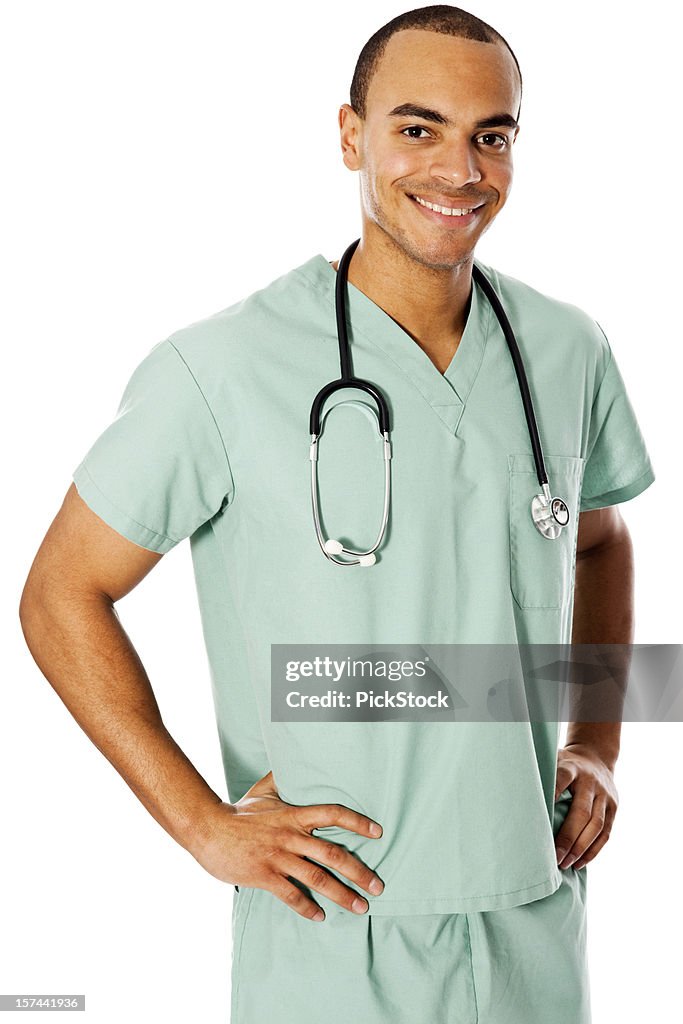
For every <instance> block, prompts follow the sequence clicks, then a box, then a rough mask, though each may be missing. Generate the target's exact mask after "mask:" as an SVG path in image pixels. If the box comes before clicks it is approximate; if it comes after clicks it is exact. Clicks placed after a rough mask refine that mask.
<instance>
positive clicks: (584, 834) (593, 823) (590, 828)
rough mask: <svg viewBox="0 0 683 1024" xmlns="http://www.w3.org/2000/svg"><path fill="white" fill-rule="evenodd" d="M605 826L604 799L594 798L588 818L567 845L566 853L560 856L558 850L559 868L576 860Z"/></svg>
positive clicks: (568, 865)
mask: <svg viewBox="0 0 683 1024" xmlns="http://www.w3.org/2000/svg"><path fill="white" fill-rule="evenodd" d="M604 827H605V806H604V800H596V801H595V802H594V804H593V808H592V813H591V817H590V820H589V821H588V822H587V823H586V825H585V826H584V828H583V829H581V831H580V832H579V834H578V835H577V837H576V839H575V840H574V842H573V843H572V845H571V846H569V847H567V850H566V853H565V854H564V856H563V857H561V858H560V856H559V851H558V864H559V866H560V867H561V868H568V867H570V866H571V865H572V864H573V863H574V861H576V860H578V859H579V857H580V856H581V854H582V853H584V852H585V851H586V850H587V849H588V847H589V846H590V845H591V843H592V842H594V840H595V839H597V837H598V836H599V835H600V833H601V832H602V830H603V828H604Z"/></svg>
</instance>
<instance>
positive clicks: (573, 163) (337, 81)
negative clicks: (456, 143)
mask: <svg viewBox="0 0 683 1024" xmlns="http://www.w3.org/2000/svg"><path fill="white" fill-rule="evenodd" d="M408 9H409V5H406V6H400V5H397V4H395V3H385V2H381V3H380V2H374V3H373V4H368V3H367V2H358V0H353V2H351V3H346V4H343V5H341V4H337V5H329V6H323V5H313V4H310V5H309V4H305V3H302V2H301V0H294V2H293V3H290V4H289V5H280V4H275V3H274V2H272V0H267V2H266V3H265V4H244V5H241V6H240V7H238V9H237V10H235V6H234V5H228V4H227V3H217V2H214V3H210V2H201V0H200V2H198V0H194V2H193V3H192V4H189V3H186V4H179V3H171V2H168V0H166V2H164V3H161V2H150V0H136V2H134V3H133V2H130V0H118V2H117V3H116V4H114V3H111V2H109V3H107V2H95V3H93V2H89V3H86V2H74V0H62V2H60V3H59V4H54V3H48V2H30V0H25V2H24V3H22V4H21V5H18V4H17V5H13V7H12V8H10V7H9V6H7V7H6V8H5V9H4V14H3V17H2V20H3V22H4V24H3V25H2V28H1V30H0V40H1V42H0V47H1V52H0V75H1V76H2V78H1V85H2V94H3V97H4V104H3V115H2V116H3V122H4V124H3V138H4V141H5V144H6V152H5V157H4V160H3V167H2V174H3V178H4V182H3V187H2V193H1V194H2V202H3V206H4V210H3V224H4V228H3V236H4V237H3V244H2V268H1V269H2V282H3V286H4V287H3V291H4V294H5V297H4V301H3V307H2V335H3V339H4V346H3V348H4V352H3V364H4V365H3V370H4V373H3V388H2V403H1V407H0V415H1V417H2V422H1V424H0V425H1V427H2V438H3V456H2V462H3V464H2V472H3V487H4V499H3V501H2V503H1V515H2V520H3V522H2V534H3V537H4V541H5V552H4V558H3V562H4V571H3V573H2V602H3V608H2V620H1V621H2V623H3V625H2V632H3V638H2V651H3V668H4V671H3V677H4V678H3V687H2V691H1V693H2V697H1V699H2V720H1V726H0V728H1V734H0V751H1V754H0V756H1V757H2V764H1V765H0V771H1V774H2V796H1V799H2V824H3V828H4V841H3V842H2V846H1V847H0V869H1V870H0V887H1V888H0V907H2V932H1V938H0V941H1V948H0V992H7V993H9V992H26V991H29V992H36V991H37V992H69V991H72V992H74V991H75V992H85V993H86V995H87V1000H88V1007H89V1008H88V1012H87V1019H89V1020H91V1021H93V1022H96V1024H109V1022H120V1021H121V1020H124V1019H130V1020H133V1021H143V1020H144V1021H161V1020H163V1021H165V1022H168V1024H171V1022H173V1024H174V1022H181V1021H186V1020H188V1019H193V1020H198V1021H202V1022H203V1024H223V1022H226V1021H227V1019H228V1006H229V966H230V949H231V945H230V912H231V906H232V893H233V889H232V886H229V885H227V884H224V883H221V882H219V881H218V880H216V879H214V878H213V877H212V876H210V875H209V874H207V873H206V872H205V871H204V870H203V869H202V868H201V867H200V866H199V865H198V864H197V863H196V862H195V861H194V860H193V858H192V857H191V856H190V855H189V854H187V853H186V852H185V851H184V850H183V849H182V848H181V847H179V846H177V845H176V844H175V843H174V842H173V841H172V840H171V839H170V837H169V836H167V834H166V833H165V832H164V831H163V830H162V829H161V828H160V826H159V825H157V823H156V822H155V821H154V820H153V819H152V818H151V817H150V816H149V815H148V814H147V812H146V811H145V810H144V808H143V807H142V805H141V804H140V803H139V802H138V801H137V799H136V798H135V797H134V795H133V794H132V792H131V791H130V790H129V789H128V788H127V786H126V785H125V783H123V781H122V780H121V779H120V778H119V776H118V775H117V774H116V773H115V772H114V770H113V769H112V768H111V766H110V765H109V763H108V762H107V761H106V760H105V759H104V758H103V757H102V755H101V754H100V753H99V752H98V751H97V750H96V748H95V747H94V746H93V745H92V744H91V743H90V741H89V740H88V739H87V737H86V736H85V734H84V733H83V732H82V731H81V730H80V728H79V727H78V725H77V724H76V722H75V721H74V720H73V719H72V718H71V717H70V716H69V714H68V712H67V711H66V709H65V708H64V706H63V705H62V703H61V701H60V700H59V698H58V697H57V696H56V694H55V693H54V691H53V690H52V689H51V687H50V686H49V684H48V683H47V682H46V681H45V679H44V678H43V676H42V675H41V673H40V672H39V670H38V669H37V667H36V665H35V663H34V662H33V660H32V658H31V656H30V653H29V651H28V649H27V648H26V646H25V644H24V642H23V637H22V634H21V630H20V626H19V621H18V612H17V609H18V603H19V597H20V592H21V588H22V586H23V582H24V580H25V577H26V575H27V573H28V569H29V566H30V563H31V560H32V558H33V556H34V554H35V551H36V550H37V548H38V546H39V544H40V542H41V540H42V538H43V536H44V534H45V531H46V530H47V528H48V526H49V523H50V521H51V519H52V518H53V516H54V515H55V514H56V512H57V510H58V508H59V505H60V503H61V501H62V498H63V496H64V493H65V491H66V489H67V487H68V486H69V483H70V474H71V471H72V470H73V469H74V468H75V466H76V465H77V464H78V462H79V461H80V459H81V457H82V456H83V454H84V453H85V451H86V450H87V448H88V447H89V446H90V444H91V443H92V441H93V440H94V439H95V437H96V436H97V435H98V434H99V433H100V432H101V431H102V430H103V429H104V427H105V426H106V425H107V423H108V422H109V421H110V420H111V418H112V417H113V415H114V413H115V411H116V407H117V404H118V401H119V398H120V395H121V392H122V390H123V387H124V385H125V383H126V381H127V379H128V377H129V375H130V373H131V371H132V369H133V367H134V366H135V365H136V364H137V363H138V362H139V361H140V359H141V358H142V357H143V355H144V354H145V353H146V352H147V351H148V350H149V349H150V348H151V347H152V345H153V344H155V343H156V342H157V341H160V340H162V339H163V338H165V337H166V336H167V335H168V334H170V333H171V332H172V331H174V330H176V329H178V328H179V327H182V326H184V325H186V324H188V323H190V322H192V321H194V320H197V319H199V318H201V317H204V316H207V315H209V314H211V313H214V312H216V311H217V310H219V309H223V308H225V307H226V306H228V305H230V304H232V303H233V302H236V301H237V300H238V299H240V298H242V297H244V296H245V295H247V294H249V293H250V292H251V291H253V290H255V289H256V288H258V287H261V286H262V285H264V284H267V283H268V282H269V281H271V280H272V279H273V278H274V277H276V276H278V275H279V274H281V273H284V272H286V271H287V270H289V269H291V268H292V267H294V266H297V265H298V264H300V263H302V262H304V261H305V260H306V259H308V258H310V257H311V256H312V255H314V254H316V253H323V254H324V255H325V256H326V258H327V259H330V260H332V259H336V258H338V257H339V256H340V255H341V253H342V251H343V249H344V248H345V247H346V245H348V243H349V242H350V241H351V240H352V239H353V238H355V237H357V236H358V233H359V227H360V217H359V200H358V181H357V179H355V180H354V177H353V176H352V174H351V172H349V171H347V170H346V168H345V167H344V166H343V164H342V161H341V155H340V148H339V140H338V128H337V110H338V107H339V105H340V104H341V103H343V102H347V101H348V88H349V84H350V80H351V75H352V72H353V68H354V66H355V62H356V59H357V56H358V54H359V52H360V49H361V47H362V46H363V44H364V43H365V41H366V40H367V38H368V37H369V36H370V35H371V34H372V33H373V32H374V31H375V30H376V29H377V28H379V27H380V25H382V24H383V23H384V22H386V21H387V20H389V19H390V18H392V17H394V16H395V15H397V14H399V13H401V12H402V11H404V10H408ZM468 9H469V10H472V12H473V13H475V14H477V15H478V16H480V17H482V18H483V19H484V20H486V21H488V22H489V23H491V24H493V25H494V26H495V27H496V28H498V29H499V31H501V32H502V33H503V34H504V35H505V36H506V38H507V39H508V41H509V43H510V45H511V46H512V48H513V49H514V51H515V52H516V54H517V57H518V60H519V62H520V64H521V67H522V73H523V76H524V98H523V103H522V113H521V125H522V128H521V131H520V134H519V138H518V140H517V143H516V145H515V151H514V152H515V160H516V174H515V184H514V187H513V191H512V195H511V197H510V199H509V201H508V204H507V206H506V208H505V210H504V211H503V212H502V213H501V215H500V216H499V218H498V220H497V222H496V224H495V225H494V226H493V227H492V229H491V230H490V231H489V232H488V234H487V235H486V236H485V237H484V239H483V240H482V242H481V244H480V246H479V248H478V250H477V255H478V256H480V257H481V259H482V260H483V261H484V262H486V263H488V264H490V265H492V266H494V267H496V268H497V269H499V270H501V271H502V272H504V273H508V274H511V275H513V276H515V277H518V278H520V279H522V280H523V281H526V282H527V283H529V284H531V285H532V286H534V287H535V288H537V289H539V290H541V291H545V292H546V293H548V294H550V295H552V296H555V297H557V298H561V299H564V300H567V301H570V302H573V303H575V304H576V305H578V306H580V307H582V308H583V309H585V310H586V311H587V312H588V313H590V314H591V315H592V316H593V317H594V318H595V319H597V320H599V322H600V323H601V325H602V327H603V328H604V330H605V331H606V333H607V336H608V338H609V339H610V343H611V345H612V347H613V351H614V354H615V357H616V359H617V361H618V364H619V367H620V369H621V371H622V374H623V376H624V378H625V380H626V384H627V387H628V390H629V394H630V397H631V400H632V403H633V405H634V407H635V409H636V411H637V415H638V419H639V422H640V424H641V428H642V431H643V434H644V436H645V438H646V440H647V444H648V448H649V450H650V453H651V456H652V461H653V464H654V467H655V472H656V473H657V481H656V483H655V485H654V486H653V487H651V488H650V489H649V490H648V491H646V492H645V493H644V494H643V495H641V496H640V497H638V498H636V499H634V500H633V501H632V502H629V503H626V504H624V505H622V507H621V509H622V513H623V515H624V518H625V519H626V521H627V523H628V525H629V527H630V529H631V533H632V537H633V541H634V545H635V550H636V558H637V564H636V573H637V576H636V583H637V608H636V616H637V619H636V637H635V639H636V642H638V643H675V642H677V641H680V640H681V639H683V638H682V637H681V634H680V623H681V602H680V599H679V587H678V586H677V585H676V584H677V583H678V580H679V579H680V574H681V570H682V568H683V556H682V555H681V545H680V542H679V539H678V526H677V522H678V518H677V515H676V513H675V511H674V512H670V510H675V509H676V508H677V507H680V503H681V499H682V498H683V493H682V490H681V484H680V474H679V472H677V471H676V469H675V467H677V465H679V464H680V445H681V428H680V419H679V417H680V393H681V392H680V381H681V375H680V361H679V350H680V344H681V334H680V329H679V324H680V315H679V302H680V291H681V289H680V275H679V273H677V272H676V271H677V269H679V268H680V260H679V251H678V239H679V238H680V231H681V221H680V215H679V196H678V192H679V179H680V168H681V150H680V124H679V121H680V117H679V109H678V108H679V106H680V92H678V95H676V92H677V91H678V90H676V86H675V85H674V82H675V81H676V83H677V81H678V79H677V78H676V79H675V78H674V70H675V69H677V68H678V54H677V51H676V50H675V47H677V46H678V39H677V36H676V34H675V32H674V31H673V27H672V26H671V24H670V18H669V15H670V10H671V9H670V7H669V5H666V4H665V3H664V2H663V0H655V2H652V3H650V4H648V6H647V9H646V10H645V9H640V10H638V9H633V11H632V12H631V10H630V8H629V7H628V5H623V4H617V3H596V2H595V0H593V2H586V0H578V2H574V3H572V4H571V5H567V4H556V5H552V4H548V3H546V2H545V0H517V2H516V3H515V4H514V5H511V4H509V3H507V2H504V0H495V2H493V0H479V2H478V3H477V4H476V7H475V6H474V5H470V6H469V7H468ZM548 341H549V343H552V337H549V339H548ZM321 383H324V382H321ZM303 444H304V450H305V447H306V445H307V441H306V439H305V438H304V439H303ZM117 607H118V611H119V614H120V616H121V619H122V622H123V624H124V626H125V628H126V630H127V631H128V633H129V635H130V636H131V638H132V640H133V642H134V643H135V645H136V647H137V649H138V651H139V653H140V656H141V658H142V660H143V662H144V664H145V666H146V668H147V671H148V673H149V675H150V678H151V680H152V682H153V685H154V687H155V690H156V693H157V696H158V699H159V702H160V705H161V708H162V713H163V715H164V719H165V722H166V724H167V726H168V728H169V729H170V731H171V732H172V734H173V735H174V736H175V738H176V739H177V741H178V742H179V743H180V745H181V746H182V747H183V749H184V750H185V751H186V753H187V754H188V756H189V757H190V759H191V760H192V761H194V763H195V764H196V765H197V767H198V769H199V771H200V772H201V773H202V774H203V775H204V777H205V778H206V779H207V781H208V782H209V783H210V785H211V786H212V787H213V788H214V789H215V790H216V791H217V792H219V793H220V794H221V795H222V796H224V797H225V796H226V790H225V784H224V781H223V777H222V767H221V762H220V755H219V747H218V737H217V732H216V727H215V722H214V717H213V707H212V703H211V694H210V683H209V676H208V667H207V662H206V656H205V653H204V648H203V644H202V639H201V634H200V623H199V613H198V610H197V607H196V598H195V592H194V581H193V578H192V573H191V563H190V551H189V544H187V543H184V544H182V545H180V546H179V547H178V548H176V549H174V550H173V551H172V552H170V553H169V554H168V555H166V557H165V558H163V559H162V561H161V563H160V564H159V565H158V567H157V568H156V569H155V571H154V572H153V573H152V574H151V575H150V576H149V577H148V578H147V579H146V580H145V581H144V583H143V584H142V585H141V586H140V587H138V588H137V590H136V591H134V592H133V593H132V594H130V595H129V596H128V597H126V598H125V599H123V600H122V601H121V602H119V604H118V606H117ZM86 684H87V680H84V685H86ZM680 742H681V726H680V725H678V724H673V725H663V724H656V725H635V724H627V725H625V726H624V735H623V744H622V755H621V758H620V761H619V764H618V766H617V774H616V782H617V786H618V789H619V792H620V798H621V804H620V808H619V812H618V815H617V820H616V822H615V826H614V829H613V832H612V836H611V839H610V841H609V843H608V844H607V846H606V847H605V848H604V849H603V850H602V852H601V853H599V854H598V856H597V858H596V860H595V861H594V862H592V863H591V864H590V865H589V867H588V873H589V877H588V886H589V914H590V917H589V950H590V962H591V974H592V994H593V1007H594V1024H613V1022H614V1021H619V1022H621V1024H629V1022H636V1021H639V1022H640V1021H641V1020H643V1019H644V1018H647V1019H650V1020H659V1021H670V1020H672V1019H673V1017H674V1015H675V1009H674V1008H675V1006H676V1005H677V1003H678V999H679V991H678V984H677V982H678V972H677V971H676V970H675V969H674V953H675V949H676V946H677V944H678V937H679V932H678V930H677V927H676V926H677V922H678V921H679V920H680V916H681V912H682V911H683V900H682V898H681V890H680V884H679V878H680V870H679V856H680V849H679V847H678V844H677V842H676V837H677V835H680V831H679V829H678V827H677V826H678V808H679V803H678V799H677V797H678V793H679V789H680V787H679V785H678V758H677V756H676V755H677V748H678V747H679V745H680ZM679 948H680V947H679ZM132 1003H135V1004H136V1006H137V1009H136V1010H135V1011H133V1012H128V1009H127V1008H128V1007H129V1006H130V1005H131V1004H132ZM15 1016H16V1014H8V1015H7V1020H8V1021H9V1020H11V1019H13V1018H14V1017H15ZM259 1024H260V1022H259ZM401 1024H402V1022H401ZM411 1024H412V1022H411Z"/></svg>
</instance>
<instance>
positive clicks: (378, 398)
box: [309, 238, 548, 487]
mask: <svg viewBox="0 0 683 1024" xmlns="http://www.w3.org/2000/svg"><path fill="white" fill-rule="evenodd" d="M359 242H360V238H357V239H356V240H355V242H352V243H351V245H350V246H349V247H348V249H347V250H346V251H345V253H344V255H343V256H342V258H341V259H340V261H339V268H338V270H337V280H336V284H335V313H336V319H337V335H338V339H339V364H340V370H341V376H340V378H339V380H335V381H331V382H330V383H329V384H326V385H325V387H324V388H322V389H321V391H319V392H318V394H317V395H316V397H315V399H314V401H313V405H312V407H311V415H310V424H309V425H310V433H311V434H315V435H316V436H318V435H319V434H320V413H321V409H322V406H323V405H324V403H325V401H326V399H327V398H329V396H330V395H331V394H333V393H334V392H335V391H338V390H340V389H341V388H344V387H349V386H351V387H355V388H360V389H361V390H362V391H366V392H367V393H368V394H369V395H370V396H371V397H372V398H373V399H374V400H375V403H376V405H377V411H378V416H379V428H380V432H381V433H382V434H384V433H385V432H386V431H389V430H390V425H389V424H390V417H389V408H388V406H387V403H386V401H385V399H384V396H383V395H382V393H381V391H380V390H379V388H378V387H377V386H376V385H375V384H372V383H371V382H370V381H367V380H363V379H362V378H360V377H354V376H353V369H352V365H351V352H350V350H349V339H348V334H347V328H346V288H347V274H348V267H349V263H350V262H351V257H352V256H353V254H354V252H355V250H356V247H357V246H358V244H359ZM472 277H473V278H474V280H475V281H476V282H477V284H479V285H480V287H481V289H482V291H483V292H484V294H485V295H486V298H487V299H488V301H489V302H490V304H491V306H492V308H493V312H494V313H495V314H496V318H497V320H498V323H499V324H500V326H501V329H502V331H503V334H504V336H505V340H506V342H507V345H508V349H509V350H510V355H511V357H512V362H513V364H514V367H515V373H516V374H517V382H518V385H519V391H520V394H521V397H522V404H523V406H524V415H525V417H526V422H527V428H528V431H529V439H530V441H531V450H532V452H533V457H534V463H535V464H536V475H537V477H538V482H539V485H540V486H541V487H542V486H543V485H544V484H547V483H548V475H547V473H546V470H545V462H544V459H543V450H542V448H541V440H540V437H539V434H538V426H537V423H536V415H535V413H534V405H533V401H532V398H531V393H530V391H529V384H528V381H527V376H526V372H525V370H524V363H523V362H522V356H521V354H520V351H519V346H518V344H517V339H516V338H515V333H514V331H513V329H512V325H511V324H510V321H509V320H508V317H507V314H506V312H505V310H504V309H503V306H502V303H501V301H500V299H499V298H498V295H497V293H496V290H495V288H494V287H493V285H492V284H491V282H490V281H489V280H488V278H487V277H486V275H485V274H484V273H483V272H482V271H481V270H480V269H479V267H477V266H476V265H475V264H474V263H473V264H472Z"/></svg>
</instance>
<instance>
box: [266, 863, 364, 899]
mask: <svg viewBox="0 0 683 1024" xmlns="http://www.w3.org/2000/svg"><path fill="white" fill-rule="evenodd" d="M278 868H280V869H281V870H282V871H284V872H285V873H286V874H287V875H290V876H291V877H292V878H296V879H298V880H299V881H300V882H303V883H304V885H307V886H308V888H309V889H313V891H314V892H319V893H321V894H322V895H323V896H326V897H327V899H329V900H332V902H333V903H337V904H338V905H339V906H340V907H343V908H344V909H345V910H350V911H351V913H352V914H364V913H365V912H366V911H367V909H368V907H369V903H368V901H367V900H366V899H365V897H364V896H361V895H360V894H359V893H357V892H354V890H353V889H349V888H348V886H346V885H344V884H343V883H342V882H340V881H339V879H337V878H335V877H334V875H331V874H330V872H329V871H326V870H325V868H324V867H322V866H321V865H320V864H315V863H313V862H311V861H308V860H306V859H305V858H303V857H296V856H295V855H294V854H288V853H283V855H282V856H281V857H279V858H278Z"/></svg>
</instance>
